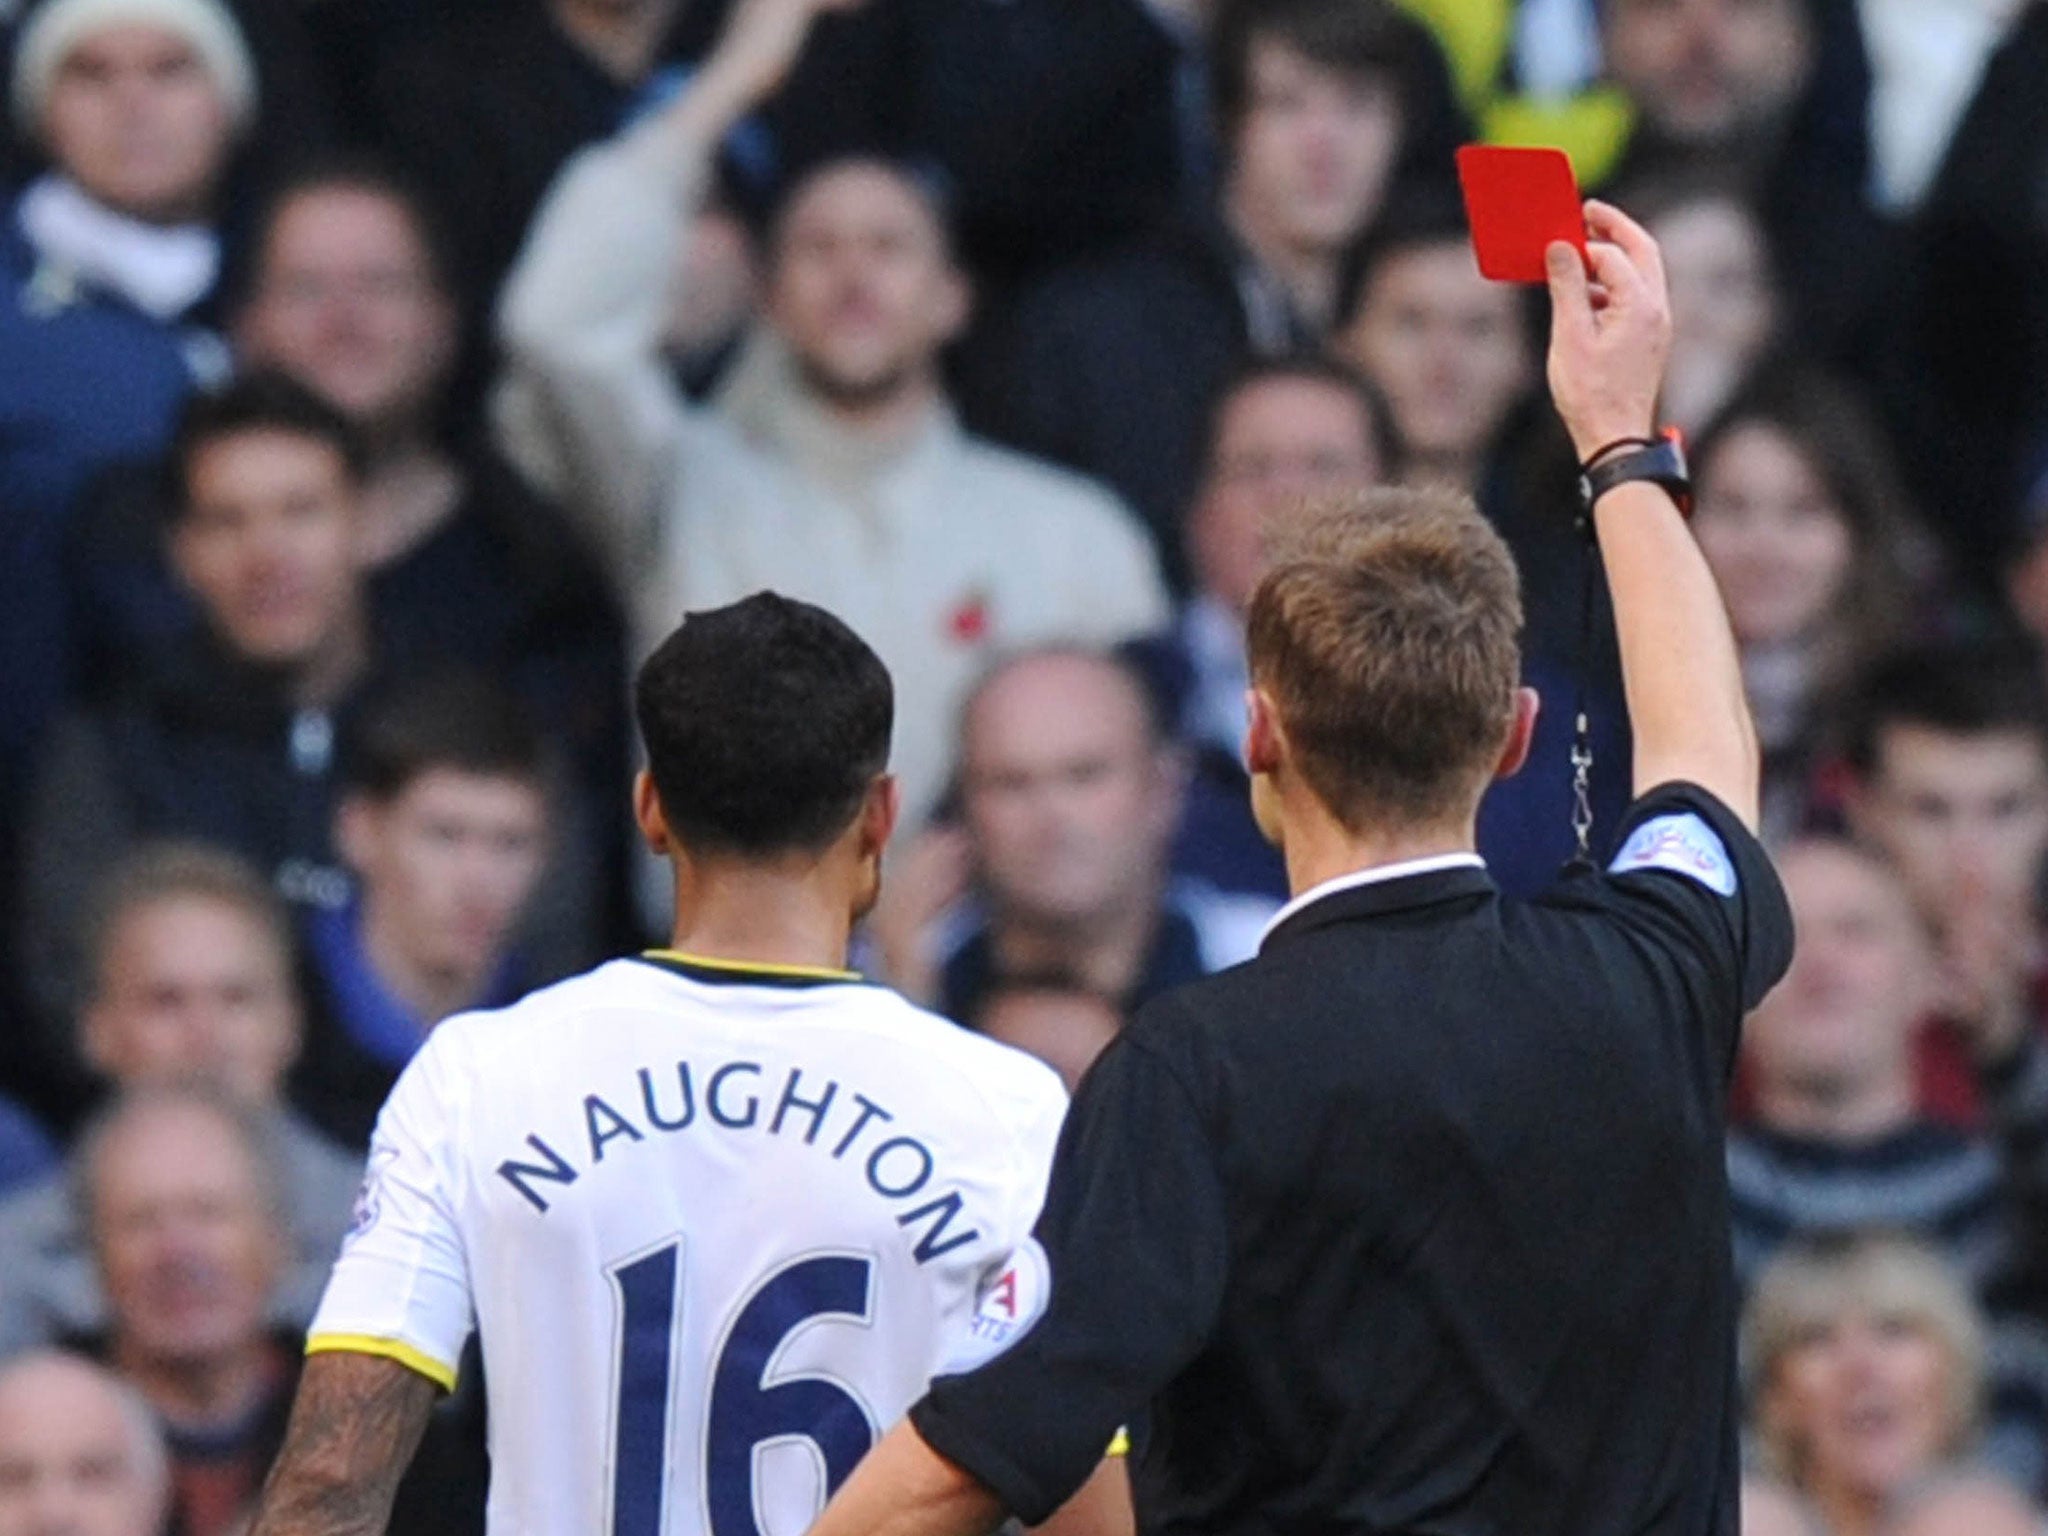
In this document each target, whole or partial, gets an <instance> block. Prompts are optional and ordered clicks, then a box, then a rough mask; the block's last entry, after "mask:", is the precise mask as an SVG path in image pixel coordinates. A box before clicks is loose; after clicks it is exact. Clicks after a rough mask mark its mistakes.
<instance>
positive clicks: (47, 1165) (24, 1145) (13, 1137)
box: [0, 1094, 57, 1198]
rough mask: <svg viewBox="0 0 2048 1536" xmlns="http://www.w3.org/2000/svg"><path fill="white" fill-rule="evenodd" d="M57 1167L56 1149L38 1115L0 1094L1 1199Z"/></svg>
mask: <svg viewBox="0 0 2048 1536" xmlns="http://www.w3.org/2000/svg"><path fill="white" fill-rule="evenodd" d="M56 1166H57V1149H56V1148H55V1147H54V1146H52V1145H51V1143H50V1138H49V1137H48V1136H47V1135H45V1134H44V1132H43V1128H42V1127H41V1126H40V1125H38V1124H37V1123H36V1121H35V1118H34V1117H33V1116H32V1115H30V1114H29V1112H28V1111H27V1110H25V1109H23V1108H22V1107H21V1106H20V1105H19V1104H17V1103H15V1102H14V1101H13V1100H12V1099H10V1098H8V1097H7V1096H6V1095H5V1094H0V1198H4V1197H6V1196H7V1195H10V1194H12V1193H13V1192H14V1191H15V1190H17V1189H21V1188H23V1187H24V1186H26V1185H28V1184H31V1183H33V1182H34V1181H35V1180H37V1179H40V1178H42V1177H44V1176H45V1175H47V1174H48V1173H49V1172H50V1170H51V1169H53V1168H55V1167H56Z"/></svg>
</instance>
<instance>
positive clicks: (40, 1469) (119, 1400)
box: [0, 1353, 170, 1536]
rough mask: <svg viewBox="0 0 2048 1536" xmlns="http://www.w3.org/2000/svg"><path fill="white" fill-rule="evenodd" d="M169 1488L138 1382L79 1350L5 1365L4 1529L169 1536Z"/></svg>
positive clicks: (29, 1534)
mask: <svg viewBox="0 0 2048 1536" xmlns="http://www.w3.org/2000/svg"><path fill="white" fill-rule="evenodd" d="M169 1494H170V1467H169V1463H168V1461H167V1459H166V1456H165V1452H164V1439H163V1431H162V1430H160V1429H159V1428H158V1427H157V1422H156V1416H155V1414H153V1413H152V1412H151V1411H150V1409H149V1405H148V1404H146V1403H145V1402H143V1401H142V1399H141V1397H140V1396H139V1394H137V1392H136V1391H135V1389H134V1388H133V1387H131V1386H129V1385H128V1384H127V1383H126V1382H124V1381H122V1380H121V1379H120V1378H119V1377H118V1376H115V1375H114V1374H113V1373H112V1372H111V1371H108V1370H106V1369H104V1368H103V1367H101V1366H97V1365H94V1364H92V1363H91V1362H89V1361H87V1360H83V1359H81V1358H79V1357H78V1356H76V1355H63V1354H54V1353H37V1354H28V1355H22V1356H18V1357H17V1358H15V1359H13V1360H10V1361H8V1362H7V1363H5V1364H4V1365H0V1536H163V1529H164V1520H165V1517H166V1516H167V1515H168V1514H169V1513H170V1500H169Z"/></svg>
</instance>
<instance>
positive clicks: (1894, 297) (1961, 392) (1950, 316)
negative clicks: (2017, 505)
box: [1858, 4, 2048, 576]
mask: <svg viewBox="0 0 2048 1536" xmlns="http://www.w3.org/2000/svg"><path fill="white" fill-rule="evenodd" d="M1861 9H1862V11H1863V12H1864V14H1865V17H1866V20H1868V19H1869V18H1871V17H1873V16H1874V15H1875V14H1876V13H1877V12H1878V11H1879V10H1880V9H1881V11H1882V12H1883V20H1884V23H1885V24H1887V25H1886V28H1885V29H1886V31H1887V32H1891V33H1892V34H1893V35H1891V36H1888V37H1885V38H1873V39H1872V52H1873V54H1874V55H1875V56H1876V59H1877V60H1881V61H1882V62H1883V63H1884V64H1885V65H1886V66H1887V69H1886V74H1888V75H1890V76H1892V77H1893V78H1895V79H1897V80H1899V81H1901V82H1905V83H1907V84H1908V85H1909V87H1911V88H1916V89H1918V90H1920V91H1926V92H1928V93H1930V94H1932V95H1936V96H1940V95H1948V94H1951V93H1954V92H1956V91H1957V90H1958V89H1959V88H1960V89H1962V90H1965V91H1967V92H1968V94H1969V99H1968V101H1967V103H1966V104H1964V105H1962V106H1961V108H1960V112H1959V116H1956V117H1954V118H1953V119H1952V120H1953V121H1954V132H1953V134H1952V135H1944V133H1943V129H1944V126H1945V124H1944V119H1945V118H1949V116H1950V113H1951V112H1953V111H1955V110H1956V109H1955V107H1954V104H1953V103H1950V104H1949V105H1948V108H1947V110H1938V111H1934V112H1926V113H1922V112H1920V111H1919V110H1917V109H1911V108H1909V109H1907V110H1906V111H1904V112H1896V111H1895V110H1894V108H1893V103H1892V101H1890V100H1888V99H1887V98H1888V97H1889V96H1890V95H1891V92H1890V90H1889V86H1890V84H1891V81H1890V80H1888V79H1886V78H1885V76H1883V75H1881V76H1880V82H1879V89H1878V91H1877V93H1876V99H1875V100H1874V101H1873V103H1872V105H1873V109H1874V111H1873V118H1872V126H1873V131H1874V138H1875V141H1876V143H1877V145H1878V146H1879V147H1880V149H1881V151H1882V152H1881V153H1880V154H1879V155H1878V157H1877V166H1876V167H1875V170H1876V172H1877V174H1876V175H1874V176H1873V177H1872V181H1873V183H1874V185H1875V186H1876V189H1877V191H1878V193H1879V195H1880V196H1884V195H1885V194H1886V190H1887V183H1886V179H1884V178H1885V177H1886V173H1887V171H1888V170H1895V171H1897V172H1900V173H1903V174H1902V175H1901V176H1900V179H1899V180H1898V181H1897V182H1895V183H1893V184H1892V186H1891V190H1892V191H1893V192H1895V193H1900V194H1905V195H1906V196H1907V197H1908V198H1910V199H1911V201H1912V207H1911V212H1910V215H1909V216H1908V217H1907V218H1906V219H1905V221H1904V225H1903V228H1902V229H1900V230H1899V231H1898V235H1897V240H1896V244H1897V245H1898V246H1901V247H1903V249H1900V250H1897V251H1892V250H1887V251H1886V254H1887V255H1890V256H1891V257H1892V258H1893V259H1892V261H1891V264H1890V266H1889V267H1888V269H1887V272H1886V281H1885V283H1884V284H1883V285H1882V286H1881V287H1880V288H1879V289H1878V292H1877V296H1876V300H1875V302H1873V303H1871V304H1870V305H1868V308H1869V310H1870V311H1871V315H1872V319H1871V323H1870V324H1868V325H1867V326H1866V328H1865V336H1864V337H1861V338H1859V339H1863V340H1867V342H1868V348H1869V350H1870V351H1872V352H1874V353H1875V354H1876V355H1875V356H1874V357H1863V356H1859V358H1858V361H1859V362H1861V363H1863V364H1865V365H1866V366H1868V367H1869V368H1870V369H1871V371H1872V372H1874V373H1876V374H1877V375H1878V376H1879V377H1880V378H1882V380H1883V381H1884V393H1883V396H1882V400H1883V403H1884V405H1885V407H1886V413H1887V416H1888V418H1889V420H1890V425H1891V428H1892V431H1893V435H1894V437H1895V438H1896V440H1897V442H1898V445H1899V449H1900V452H1901V455H1902V457H1903V458H1904V461H1905V465H1906V470H1907V473H1908V475H1909V477H1910V481H1911V485H1912V488H1913V493H1914V499H1915V500H1916V501H1917V502H1918V503H1919V504H1920V505H1921V506H1922V507H1924V508H1926V509H1927V511H1928V513H1929V515H1930V517H1931V519H1932V520H1933V523H1934V526H1936V527H1937V528H1939V529H1940V530H1941V532H1942V535H1943V537H1944V538H1945V539H1947V540H1948V541H1949V544H1950V546H1951V547H1952V548H1953V549H1955V550H1956V551H1957V554H1958V557H1959V560H1960V562H1961V563H1962V564H1963V565H1964V566H1965V568H1966V569H1967V570H1968V571H1969V573H1970V574H1971V575H1972V576H1981V575H1984V574H1989V573H1991V572H1992V571H1993V570H1994V569H1995V563H1996V558H1997V556H1998V554H1999V553H2000V551H2001V550H2002V548H2003V547H2004V546H2005V544H2006V542H2007V540H2008V538H2009V536H2010V533H2011V528H2010V521H2009V520H2010V517H2011V513H2012V501H2013V490H2014V486H2015V483H2016V481H2017V480H2018V478H2019V475H2020V472H2021V470H2022V469H2023V468H2024V467H2025V461H2026V457H2027V454H2028V451H2029V449H2030V448H2031V447H2032V446H2033V445H2034V444H2035V443H2036V442H2038V440H2039V437H2040V434H2041V432H2042V430H2043V429H2044V428H2048V416H2044V414H2043V411H2042V403H2041V397H2040V390H2039V380H2040V379H2041V378H2043V377H2044V376H2048V290H2044V288H2043V285H2042V284H2041V283H2040V282H2039V281H2038V274H2039V273H2040V272H2041V271H2042V270H2043V269H2044V267H2048V207H2044V206H2043V203H2042V199H2041V198H2040V197H2039V195H2038V192H2039V188H2040V186H2041V184H2042V178H2043V177H2044V175H2048V116H2044V114H2043V113H2042V111H2041V92H2040V90H2039V82H2040V81H2041V79H2042V78H2043V76H2044V72H2048V9H2044V8H2043V7H2041V6H2039V5H2031V4H2030V5H2015V6H2005V5H1983V6H1967V7H1963V8H1961V9H1959V10H1957V11H1955V12H1954V13H1953V14H1950V13H1948V11H1947V10H1946V8H1944V7H1938V6H1932V5H1917V6H1909V5H1905V4H1890V5H1885V6H1883V7H1881V8H1880V7H1876V6H1873V5H1869V4H1866V5H1864V6H1863V7H1862V8H1861ZM1916 13H1917V14H1916ZM1902 22H1903V23H1906V24H1907V25H1913V24H1917V25H1919V26H1920V27H1922V28H1934V29H1941V30H1946V31H1947V32H1948V33H1949V38H1948V40H1947V42H1946V44H1945V45H1944V46H1926V45H1923V44H1919V43H1918V42H1917V41H1916V42H1913V43H1906V45H1905V47H1904V48H1903V49H1897V51H1896V52H1895V51H1894V50H1895V49H1896V48H1897V45H1898V44H1899V43H1901V42H1903V41H1904V39H1903V38H1901V37H1899V36H1898V34H1897V31H1896V30H1895V29H1897V28H1898V27H1899V24H1900V23H1902ZM2000 30H2003V33H2004V35H2003V37H2002V38H2001V39H1999V40H1998V41H1997V45H1996V47H1995V48H1992V49H1990V50H1989V51H1988V56H1985V55H1981V54H1980V57H1981V59H1982V63H1981V67H1977V66H1975V65H1973V64H1972V62H1971V61H1970V59H1969V54H1970V53H1971V52H1972V51H1974V50H1975V49H1981V48H1983V47H1984V45H1985V44H1986V43H1988V42H1990V41H1991V39H1990V38H1989V37H1987V36H1986V35H1985V34H1987V33H1991V32H1996V31H2000ZM1972 33H1974V34H1976V36H1975V37H1974V38H1972V37H1971V35H1970V34H1972ZM1958 43H1960V44H1961V46H1960V47H1959V46H1958ZM1899 53H1903V54H1904V55H1905V56H1904V58H1903V60H1902V61H1899V59H1898V55H1899ZM1895 61H1898V62H1900V63H1901V65H1902V67H1900V68H1897V69H1895V70H1894V69H1892V68H1890V66H1891V65H1893V64H1894V62H1895ZM1905 125H1910V127H1911V130H1912V131H1913V133H1914V134H1915V135H1918V136H1924V139H1923V142H1922V143H1921V144H1920V145H1918V146H1916V147H1915V151H1914V152H1912V153H1908V154H1905V155H1899V154H1895V153H1893V150H1894V148H1895V146H1894V144H1893V143H1892V142H1890V141H1892V140H1893V138H1894V131H1895V129H1896V128H1897V127H1899V126H1905ZM1941 137H1946V138H1947V144H1946V147H1945V148H1944V149H1942V150H1940V151H1939V154H1940V158H1939V160H1938V162H1937V163H1938V165H1939V167H1940V169H1939V171H1938V173H1937V174H1935V175H1934V176H1933V178H1932V180H1931V181H1929V182H1927V183H1926V185H1925V186H1924V188H1916V187H1915V186H1914V185H1913V183H1914V181H1915V180H1917V179H1918V177H1919V176H1920V175H1921V174H1922V173H1923V169H1924V168H1923V167H1921V166H1919V165H1917V164H1916V163H1915V162H1916V161H1917V159H1918V157H1919V156H1921V155H1925V154H1926V153H1927V152H1928V151H1929V150H1930V149H1931V148H1932V147H1933V146H1932V144H1930V143H1928V142H1926V140H1932V139H1937V138H1941ZM1896 147H1904V146H1896ZM1888 162H1889V164H1888ZM1915 192H1917V193H1918V195H1917V197H1914V196H1913V194H1914V193H1915Z"/></svg>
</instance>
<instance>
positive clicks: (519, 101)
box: [365, 0, 682, 329]
mask: <svg viewBox="0 0 2048 1536" xmlns="http://www.w3.org/2000/svg"><path fill="white" fill-rule="evenodd" d="M681 9H682V6H681V3H680V0H619V3H608V4H593V3H591V0H511V3H509V4H502V5H493V6H490V7H488V8H485V9H482V10H479V11H478V12H477V13H476V14H474V15H472V16H467V17H459V18H458V19H457V20H456V21H455V22H454V23H452V24H450V25H446V26H442V27H439V28H434V29H430V30H427V31H425V32H424V33H423V34H422V35H421V36H419V37H417V38H415V39H412V40H410V41H408V42H407V43H405V44H404V45H402V46H401V47H400V48H398V49H397V50H396V51H395V52H394V53H393V54H392V56H391V57H390V58H389V60H388V61H387V62H385V63H384V64H383V65H382V66H381V67H378V68H377V69H376V74H375V78H374V80H373V82H372V84H371V87H370V90H369V91H368V92H367V93H366V94H367V102H368V105H369V107H370V111H369V112H368V114H367V118H368V121H367V123H366V124H365V127H366V129H367V131H368V133H369V135H370V137H371V138H372V139H373V140H374V141H375V142H376V143H377V145H378V147H379V148H380V149H382V150H383V151H384V152H385V153H387V154H388V155H390V156H391V158H392V160H393V162H394V163H395V164H398V165H401V166H403V167H405V169H406V170H407V171H408V172H409V173H410V174H411V175H412V176H414V177H415V178H417V180H418V182H419V185H421V186H422V187H426V188H430V189H432V195H433V197H434V199H435V206H436V208H437V210H438V211H439V213H440V215H441V219H442V221H443V223H445V225H446V227H447V228H448V230H449V231H450V232H451V234H452V236H453V239H454V242H455V246H454V249H455V271H454V273H453V276H454V278H455V285H454V286H455V290H456V291H457V292H458V293H460V294H461V295H463V297H464V299H465V300H466V303H467V305H468V306H469V315H470V318H471V319H472V320H473V321H475V322H476V323H477V328H478V329H481V328H482V324H483V322H485V321H486V320H487V319H488V317H489V315H490V313H491V309H492V304H493V301H494V300H495V298H496V297H497V293H498V288H499V285H500V284H501V283H502V282H503V281H504V277H505V272H506V269H507V268H508V267H509V266H510V265H511V262H512V258H513V257H514V255H516V254H517V253H518V250H519V245H520V241H521V239H522V238H523V237H524V235H525V233H526V229H527V226H528V224H529V223H530V222H531V220H532V218H533V213H534V210H535V209H536V208H537V207H539V206H540V201H541V198H542V196H543V195H544V194H545V193H546V192H547V189H548V185H549V183H551V182H552V181H553V180H554V179H555V177H556V174H557V173H558V172H559V171H560V170H561V169H562V166H563V165H564V164H565V163H566V162H567V161H568V159H569V157H570V156H571V155H573V154H575V153H576V151H577V150H579V149H581V148H583V147H584V146H585V145H586V144H591V143H595V142H596V141H597V140H599V139H602V138H605V137H607V136H608V135H610V134H612V133H615V132H617V131H618V129H619V128H620V127H621V126H622V125H623V124H624V123H625V122H626V121H627V120H628V118H629V117H630V116H631V115H632V112H633V110H634V108H635V106H636V104H637V103H639V102H641V101H643V100H645V99H647V97H648V96H650V95H652V94H654V92H655V90H656V89H658V87H656V86H655V85H654V82H655V78H656V74H657V70H658V67H659V65H660V62H661V59H662V55H663V51H664V44H665V43H666V42H667V40H668V37H669V32H670V29H671V27H672V26H673V24H674V22H675V18H676V15H677V13H678V11H679V10H681Z"/></svg>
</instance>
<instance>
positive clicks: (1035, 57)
mask: <svg viewBox="0 0 2048 1536" xmlns="http://www.w3.org/2000/svg"><path fill="white" fill-rule="evenodd" d="M711 8H712V7H710V6H692V7H690V8H689V10H690V11H691V12H697V11H701V10H706V9H711ZM695 19H696V18H695V16H694V15H692V14H686V15H685V17H684V22H685V25H686V26H688V25H690V23H692V22H694V21H695ZM1200 47H1201V44H1200V38H1199V35H1198V34H1195V33H1194V29H1193V28H1192V27H1176V26H1173V25H1170V24H1166V23H1164V22H1163V21H1162V18H1160V17H1159V16H1157V15H1155V14H1154V6H1153V0H1096V3H1090V4H1078V5H1077V4H1075V3H1073V0H1006V3H1004V4H1002V5H960V4H957V3H955V0H895V3H892V4H887V5H866V6H862V7H860V8H858V9H857V10H855V11H854V12H852V13H851V14H850V15H848V16H846V17H845V18H843V19H840V18H834V19H832V20H831V21H828V22H827V24H826V25H824V26H822V27H820V28H819V31H818V37H817V41H816V44H815V45H814V46H812V47H810V48H807V49H806V50H805V52H804V55H803V58H802V60H801V62H800V63H799V64H798V66H797V69H796V72H795V74H794V75H793V76H792V78H791V79H790V81H789V83H788V85H787V86H785V87H784V89H783V90H782V91H781V92H780V93H779V94H778V96H777V97H776V99H775V101H774V102H773V103H772V104H771V105H770V107H769V109H768V113H767V122H768V124H769V126H770V128H771V129H772V130H773V133H774V137H775V143H776V147H777V150H778V151H779V153H780V157H781V159H782V160H783V163H785V164H787V165H793V166H805V165H809V164H812V163H814V162H815V161H816V160H818V159H820V158H823V157H829V156H830V155H833V154H836V153H843V152H844V150H845V148H846V147H847V146H848V145H854V144H858V145H862V146H866V147H870V148H880V149H883V150H886V151H887V152H888V153H890V154H892V155H896V156H901V157H907V158H909V159H912V160H914V161H916V162H918V163H920V164H924V163H929V164H931V165H932V166H933V167H934V169H935V170H937V171H938V172H939V174H941V175H942V176H943V177H944V178H945V181H946V185H947V186H948V187H949V188H950V189H951V190H952V192H953V196H954V205H955V209H956V212H957V222H958V228H959V233H960V245H961V255H962V257H963V258H964V260H965V261H966V263H967V264H968V266H969V267H970V268H971V269H972V270H973V272H974V274H975V276H976V279H977V280H978V282H979V283H981V284H982V285H983V287H984V289H985V290H989V291H992V292H993V293H994V294H995V295H997V296H998V302H999V301H1000V296H1001V295H1004V294H1007V293H1009V292H1011V291H1012V290H1013V289H1014V287H1015V286H1016V284H1017V283H1018V282H1019V281H1020V280H1021V279H1023V278H1026V277H1029V276H1035V275H1039V274H1042V273H1043V272H1045V271H1046V270H1047V269H1048V268H1050V267H1052V266H1055V265H1057V264H1059V263H1061V262H1064V261H1071V260H1076V259H1081V258H1085V257H1088V256H1091V255H1097V254H1100V253H1102V252H1103V251H1105V250H1113V249H1116V248H1117V247H1119V246H1120V245H1123V244H1125V243H1128V242H1129V241H1131V240H1133V239H1141V238H1144V237H1145V236H1147V235H1149V234H1150V233H1151V232H1152V231H1153V230H1154V229H1155V228H1156V227H1157V226H1158V224H1159V221H1160V219H1161V217H1162V216H1163V215H1164V214H1165V213H1167V212H1168V210H1169V209H1170V207H1171V205H1172V203H1173V201H1174V197H1175V193H1176V190H1177V185H1178V184H1179V183H1181V182H1182V181H1183V180H1184V179H1186V178H1187V177H1190V176H1199V175H1200V174H1201V172H1200V165H1201V164H1202V163H1205V162H1206V161H1208V160H1210V159H1213V155H1211V154H1209V153H1208V149H1209V146H1208V139H1209V135H1210V134H1211V132H1212V129H1211V126H1210V124H1209V122H1208V121H1207V117H1206V114H1205V113H1202V112H1200V110H1199V106H1198V105H1197V102H1198V100H1199V84H1198V83H1195V82H1189V81H1187V80H1186V79H1184V78H1182V79H1176V70H1177V68H1178V66H1179V64H1180V56H1181V55H1182V54H1183V53H1184V52H1192V53H1195V54H1199V52H1200ZM1191 85H1193V88H1194V89H1193V94H1194V95H1195V97H1196V100H1193V101H1191V100H1190V99H1189V95H1190V90H1189V87H1190V86H1191ZM1190 109H1193V110H1190ZM1183 126H1185V127H1189V128H1193V129H1195V130H1197V133H1196V134H1193V135H1188V136H1186V137H1181V136H1180V135H1179V134H1178V133H1177V129H1179V128H1181V127H1183ZM1177 138H1180V142H1176V139H1177ZM1190 140H1192V142H1190ZM1190 150H1193V151H1194V156H1193V160H1194V163H1190V157H1189V151H1190Z"/></svg>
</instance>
